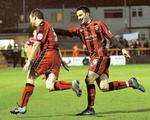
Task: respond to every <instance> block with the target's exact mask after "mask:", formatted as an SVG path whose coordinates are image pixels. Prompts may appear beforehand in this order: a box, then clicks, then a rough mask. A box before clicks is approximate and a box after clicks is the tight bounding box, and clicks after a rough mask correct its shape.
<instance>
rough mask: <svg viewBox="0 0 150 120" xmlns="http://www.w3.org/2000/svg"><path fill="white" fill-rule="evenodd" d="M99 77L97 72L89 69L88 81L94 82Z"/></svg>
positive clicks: (89, 82) (88, 82)
mask: <svg viewBox="0 0 150 120" xmlns="http://www.w3.org/2000/svg"><path fill="white" fill-rule="evenodd" d="M97 78H98V75H97V74H96V73H94V72H91V71H89V74H88V75H87V77H86V83H87V84H93V83H94V82H95V80H96V79H97Z"/></svg>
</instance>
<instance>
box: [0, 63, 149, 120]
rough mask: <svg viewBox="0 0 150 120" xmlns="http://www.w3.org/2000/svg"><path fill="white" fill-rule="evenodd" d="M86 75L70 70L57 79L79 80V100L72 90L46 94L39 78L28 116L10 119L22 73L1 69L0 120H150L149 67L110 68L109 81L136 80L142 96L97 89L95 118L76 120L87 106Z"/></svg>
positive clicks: (79, 69) (129, 91)
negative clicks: (80, 90)
mask: <svg viewBox="0 0 150 120" xmlns="http://www.w3.org/2000/svg"><path fill="white" fill-rule="evenodd" d="M86 72H87V66H83V67H71V70H70V72H67V71H65V70H64V69H62V70H61V73H60V76H59V79H60V80H73V79H78V80H80V83H81V87H82V89H83V95H82V96H81V97H80V98H78V97H76V95H75V93H74V92H73V91H72V90H66V91H59V92H50V93H49V92H48V91H47V90H46V88H45V84H44V81H43V80H41V78H39V79H38V80H36V87H35V91H34V93H33V95H32V97H31V98H30V101H29V104H28V108H27V110H28V111H27V113H26V114H24V115H11V114H10V113H9V111H10V110H11V109H12V108H14V107H15V106H16V102H18V101H19V99H20V96H21V93H22V89H23V87H24V84H25V73H23V72H22V69H21V68H15V69H13V68H9V69H0V120H150V89H149V88H150V80H149V78H150V77H149V76H150V64H145V65H126V66H111V67H110V81H111V80H127V79H128V78H130V77H132V76H134V77H135V76H136V77H137V78H138V79H139V81H140V82H141V83H142V84H143V85H144V87H145V89H146V92H145V93H142V92H139V91H137V90H133V89H131V88H129V89H124V90H119V91H113V92H107V93H106V92H105V93H103V92H101V91H99V89H98V88H97V95H96V101H95V110H96V115H95V116H76V115H75V114H77V113H78V112H81V111H82V110H83V109H85V107H86V104H87V101H86V88H85V83H84V78H85V75H86Z"/></svg>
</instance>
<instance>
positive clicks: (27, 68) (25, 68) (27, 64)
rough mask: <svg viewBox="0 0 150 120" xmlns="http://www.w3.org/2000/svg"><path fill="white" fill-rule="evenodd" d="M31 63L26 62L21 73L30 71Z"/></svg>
mask: <svg viewBox="0 0 150 120" xmlns="http://www.w3.org/2000/svg"><path fill="white" fill-rule="evenodd" d="M30 65H31V62H30V61H29V60H28V61H27V62H26V64H25V65H24V67H23V71H25V72H27V71H28V70H29V69H30Z"/></svg>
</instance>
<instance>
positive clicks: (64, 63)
mask: <svg viewBox="0 0 150 120" xmlns="http://www.w3.org/2000/svg"><path fill="white" fill-rule="evenodd" d="M61 64H62V66H63V67H64V68H65V69H66V70H67V71H69V66H68V64H67V63H66V62H65V61H63V60H62V61H61Z"/></svg>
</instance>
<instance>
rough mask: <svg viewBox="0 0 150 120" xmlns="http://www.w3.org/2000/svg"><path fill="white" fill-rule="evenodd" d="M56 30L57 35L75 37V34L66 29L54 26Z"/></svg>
mask: <svg viewBox="0 0 150 120" xmlns="http://www.w3.org/2000/svg"><path fill="white" fill-rule="evenodd" d="M54 31H55V32H56V34H57V35H61V36H68V37H73V34H72V33H70V32H69V31H68V30H65V29H60V28H54Z"/></svg>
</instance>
